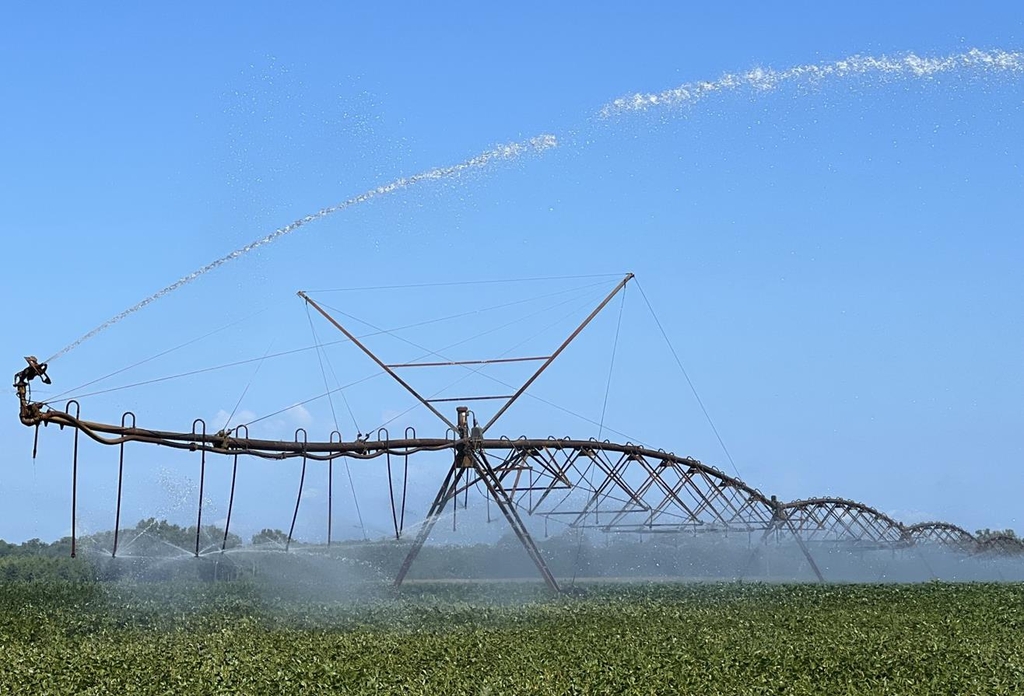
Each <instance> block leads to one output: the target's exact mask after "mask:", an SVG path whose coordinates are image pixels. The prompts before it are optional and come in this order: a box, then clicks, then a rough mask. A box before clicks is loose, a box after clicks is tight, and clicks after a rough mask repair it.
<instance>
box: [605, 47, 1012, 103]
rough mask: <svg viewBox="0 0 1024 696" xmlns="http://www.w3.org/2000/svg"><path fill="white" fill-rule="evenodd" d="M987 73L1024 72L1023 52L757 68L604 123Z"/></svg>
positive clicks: (644, 99)
mask: <svg viewBox="0 0 1024 696" xmlns="http://www.w3.org/2000/svg"><path fill="white" fill-rule="evenodd" d="M968 70H973V71H982V72H988V73H1021V72H1024V52H1020V51H1001V50H991V51H982V50H979V49H977V48H974V49H971V50H969V51H966V52H964V53H956V54H952V55H948V56H942V57H938V58H922V57H921V56H918V55H916V54H914V53H908V54H906V55H904V56H901V57H890V56H878V57H873V56H850V57H849V58H844V59H843V60H837V61H835V62H832V63H818V64H811V65H798V66H796V67H792V68H788V69H786V70H773V69H771V68H753V69H751V70H748V71H747V72H743V73H726V74H725V75H722V76H721V77H720V78H718V79H717V80H714V81H712V82H688V83H686V84H683V85H680V86H679V87H676V88H674V89H667V90H665V91H663V92H657V93H649V94H640V93H637V94H633V95H630V96H626V97H620V98H619V99H616V100H614V101H612V102H609V103H608V104H606V105H605V106H603V107H602V108H601V110H600V112H599V114H600V116H601V117H602V118H609V117H613V116H619V115H622V114H627V113H633V112H642V111H648V110H649V109H653V108H656V107H679V106H692V105H694V104H697V103H698V102H700V101H702V100H704V99H705V98H707V97H708V96H710V95H712V94H715V93H717V92H727V91H736V90H739V89H744V88H746V89H750V90H753V91H754V92H771V91H774V90H776V89H778V88H780V87H782V86H783V85H785V84H797V83H804V84H809V85H812V84H817V83H819V82H822V81H824V80H827V79H832V78H836V79H841V78H850V77H914V78H925V79H926V78H930V77H934V76H936V75H939V74H941V73H950V72H957V71H968Z"/></svg>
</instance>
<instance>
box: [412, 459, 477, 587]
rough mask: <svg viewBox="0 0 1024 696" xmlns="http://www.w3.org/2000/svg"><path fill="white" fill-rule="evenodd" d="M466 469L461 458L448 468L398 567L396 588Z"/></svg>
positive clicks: (453, 493) (456, 488)
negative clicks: (461, 462)
mask: <svg viewBox="0 0 1024 696" xmlns="http://www.w3.org/2000/svg"><path fill="white" fill-rule="evenodd" d="M464 472H465V469H464V468H462V467H460V466H459V460H458V459H456V461H455V462H454V463H453V464H452V466H451V468H450V469H448V475H447V476H445V477H444V482H443V483H442V484H441V487H440V488H439V489H438V491H437V495H436V496H434V502H433V503H432V504H431V506H430V510H429V511H428V512H427V517H426V519H425V520H423V524H422V525H421V526H420V530H419V532H417V534H416V539H414V540H413V542H412V547H411V548H410V549H409V553H408V554H406V556H405V560H404V561H402V566H401V567H400V568H399V569H398V575H396V576H395V582H394V586H395V587H396V588H398V587H401V586H402V581H403V580H405V576H406V575H407V574H408V573H409V568H410V567H411V566H412V562H413V561H415V560H416V556H418V555H419V553H420V549H422V548H423V544H425V543H426V542H427V538H428V537H429V536H430V530H432V529H433V528H434V524H436V523H437V520H438V518H439V517H440V516H441V511H442V510H444V506H445V505H447V503H448V501H449V500H451V498H452V497H453V496H454V495H455V491H456V490H458V486H459V480H460V479H461V478H462V475H463V473H464Z"/></svg>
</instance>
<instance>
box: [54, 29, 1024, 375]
mask: <svg viewBox="0 0 1024 696" xmlns="http://www.w3.org/2000/svg"><path fill="white" fill-rule="evenodd" d="M958 71H975V72H985V73H1011V74H1019V73H1024V52H1019V51H1003V50H989V51H982V50H979V49H971V50H969V51H966V52H963V53H956V54H951V55H947V56H941V57H933V58H927V57H921V56H918V55H916V54H914V53H908V54H906V55H903V56H900V57H890V56H879V57H872V56H851V57H849V58H845V59H843V60H838V61H834V62H831V63H819V64H809V65H800V66H796V67H792V68H788V69H786V70H773V69H771V68H754V69H751V70H748V71H747V72H743V73H727V74H725V75H723V76H721V77H719V78H718V79H717V80H714V81H711V82H706V81H705V82H690V83H686V84H683V85H681V86H679V87H676V88H674V89H669V90H665V91H663V92H658V93H648V94H641V93H637V94H633V95H630V96H626V97H621V98H619V99H616V100H614V101H612V102H610V103H608V104H606V105H605V106H604V107H602V108H601V110H600V112H599V115H600V116H601V117H602V118H605V119H607V118H611V117H615V116H620V115H624V114H628V113H636V112H645V111H648V110H650V109H653V108H660V107H680V106H692V105H694V104H697V103H698V102H700V101H702V100H704V99H706V98H707V97H709V96H710V95H712V94H715V93H719V92H727V91H736V90H739V89H749V90H752V91H754V92H757V93H764V92H771V91H774V90H776V89H778V88H780V87H781V86H783V85H786V84H801V83H802V84H808V85H814V84H817V83H820V82H822V81H824V80H828V79H843V78H851V77H879V78H895V77H911V78H918V79H928V78H932V77H934V76H936V75H939V74H942V73H955V72H958ZM557 144H558V141H557V139H556V137H555V136H554V135H540V136H537V137H535V138H531V139H530V140H527V141H524V142H519V143H511V144H508V145H502V146H499V147H496V148H494V149H492V150H488V151H486V152H484V153H482V154H480V155H477V156H476V157H473V158H471V159H468V160H466V161H464V162H461V163H459V164H456V165H452V166H448V167H440V168H437V169H431V170H429V171H426V172H423V173H421V174H416V175H414V176H410V177H407V178H406V177H403V178H400V179H396V180H395V181H393V182H391V183H390V184H386V185H384V186H379V187H377V188H375V189H371V190H369V191H367V192H365V193H362V194H360V195H358V196H355V197H353V198H349V199H348V200H346V201H343V202H341V203H338V204H337V205H333V206H331V207H329V208H324V209H322V210H320V211H318V212H316V213H313V214H311V215H307V216H306V217H303V218H300V219H298V220H296V221H294V222H292V223H290V224H288V225H285V226H284V227H281V228H280V229H277V230H275V231H274V232H271V233H270V234H268V235H267V236H265V237H263V238H261V239H258V240H256V241H254V242H252V243H250V244H247V245H246V246H244V247H241V248H240V249H236V250H235V251H233V252H231V253H230V254H228V255H226V256H223V257H221V258H219V259H217V260H215V261H212V262H211V263H208V264H207V265H205V266H203V267H202V268H200V269H198V270H196V271H193V272H192V273H190V274H188V275H186V276H184V277H182V278H180V279H179V280H177V281H175V282H174V283H171V284H170V285H168V286H167V287H165V288H164V289H162V290H159V291H157V292H155V293H153V294H152V295H150V296H149V297H147V298H145V299H144V300H142V301H140V302H138V303H137V304H135V305H132V306H131V307H129V308H128V309H126V310H124V311H123V312H121V313H120V314H117V315H115V316H114V317H112V318H110V319H108V320H107V321H105V322H103V323H102V324H100V325H99V326H97V327H96V328H94V329H92V330H91V331H89V332H88V333H86V334H85V335H83V336H82V337H81V338H79V339H77V340H75V341H74V342H72V343H70V344H68V345H67V346H65V347H64V348H62V349H61V350H59V351H58V352H57V353H55V354H54V355H53V356H51V357H50V358H49V359H48V360H47V361H46V362H51V361H53V360H55V359H57V358H59V357H61V356H62V355H64V354H66V353H68V352H69V351H71V350H73V349H74V348H77V347H78V346H79V345H81V344H82V343H84V342H85V341H87V340H88V339H90V338H92V337H93V336H95V335H96V334H98V333H100V332H101V331H104V330H105V329H107V328H109V327H111V326H113V325H114V324H116V323H118V322H119V321H121V320H122V319H124V318H126V317H128V316H129V315H131V314H134V313H135V312H137V311H139V310H140V309H142V308H144V307H146V306H147V305H149V304H151V303H153V302H155V301H156V300H158V299H160V298H161V297H163V296H164V295H167V294H169V293H171V292H174V291H175V290H177V289H178V288H180V287H181V286H183V285H186V284H188V283H191V282H192V281H194V280H196V279H197V278H199V277H200V276H202V275H205V274H206V273H209V272H210V271H212V270H214V269H216V268H218V267H220V266H222V265H224V264H225V263H228V262H229V261H232V260H234V259H237V258H239V257H241V256H244V255H246V254H248V253H249V252H251V251H254V250H255V249H258V248H259V247H262V246H264V245H266V244H270V243H271V242H273V241H275V240H276V239H278V238H279V237H283V236H284V235H286V234H289V233H291V232H294V231H295V230H297V229H298V228H300V227H302V226H303V225H305V224H306V223H309V222H313V221H315V220H319V219H321V218H324V217H327V216H328V215H331V214H332V213H336V212H338V211H340V210H344V209H345V208H349V207H351V206H354V205H357V204H359V203H364V202H366V201H369V200H371V199H373V198H378V197H380V196H384V195H387V194H389V193H394V192H395V191H399V190H401V189H405V188H408V187H410V186H413V185H415V184H419V183H424V182H428V181H437V180H441V179H448V178H452V177H455V176H458V175H459V174H462V173H464V172H466V171H468V170H472V169H480V168H483V167H486V166H487V165H488V164H490V163H492V162H497V161H501V160H512V159H516V158H518V157H520V156H522V155H525V154H530V153H540V152H544V151H545V150H548V149H551V148H553V147H556V146H557Z"/></svg>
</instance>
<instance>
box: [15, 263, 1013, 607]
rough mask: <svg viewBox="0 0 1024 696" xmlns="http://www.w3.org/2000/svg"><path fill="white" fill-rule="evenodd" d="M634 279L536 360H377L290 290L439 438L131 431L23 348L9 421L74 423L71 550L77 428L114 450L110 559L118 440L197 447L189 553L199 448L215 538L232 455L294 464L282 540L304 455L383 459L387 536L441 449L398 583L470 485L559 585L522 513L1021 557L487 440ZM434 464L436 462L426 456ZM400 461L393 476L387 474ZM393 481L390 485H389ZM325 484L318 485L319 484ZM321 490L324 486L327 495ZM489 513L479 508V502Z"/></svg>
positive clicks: (684, 464) (867, 511) (651, 459)
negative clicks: (490, 386)
mask: <svg viewBox="0 0 1024 696" xmlns="http://www.w3.org/2000/svg"><path fill="white" fill-rule="evenodd" d="M631 280H633V274H627V275H626V276H625V277H623V278H622V280H621V281H619V282H618V283H617V285H616V286H615V287H614V288H613V289H612V290H611V292H609V293H608V295H607V296H606V297H604V299H603V300H602V301H601V302H600V303H599V304H598V305H597V306H596V307H594V309H593V311H591V312H590V314H589V315H588V316H587V317H586V318H585V319H584V320H583V321H582V322H581V323H580V324H579V325H578V326H576V328H575V330H574V331H572V333H571V334H569V335H568V336H567V337H566V338H565V340H563V341H562V343H561V344H559V345H558V347H557V348H556V349H555V350H554V351H552V352H551V353H550V354H548V355H543V356H535V357H503V358H495V359H484V360H471V361H449V362H433V363H427V362H414V363H392V364H389V363H386V362H384V361H383V360H381V359H380V358H379V357H378V356H377V355H376V354H375V353H374V352H372V351H371V350H370V349H369V348H367V347H366V346H365V345H364V344H363V343H362V342H361V341H360V340H359V339H358V338H357V337H356V336H355V335H354V334H353V333H351V332H350V331H349V330H348V329H347V328H346V327H344V326H343V325H342V324H341V323H340V322H339V321H338V320H337V319H336V318H335V317H334V316H332V315H331V314H329V313H328V312H327V311H326V310H325V309H324V308H323V307H322V306H321V305H320V304H318V303H317V302H315V301H314V300H313V299H312V298H310V297H309V296H308V295H306V293H304V292H300V293H298V294H299V297H301V298H302V299H303V300H304V301H305V302H306V303H307V305H308V307H311V308H312V309H314V310H315V311H317V312H318V313H319V314H321V315H322V316H323V317H324V318H325V319H326V320H327V321H328V322H330V324H332V325H333V326H334V327H335V328H336V329H337V330H338V331H340V332H341V333H342V334H344V336H345V337H346V338H347V339H348V340H349V341H351V342H352V344H353V345H355V346H356V347H357V348H359V349H360V350H361V351H362V352H363V353H365V355H366V356H367V357H368V358H370V360H372V361H373V362H374V363H376V365H377V366H378V367H379V368H380V369H381V370H383V372H384V373H386V374H387V375H388V376H390V377H391V378H392V379H393V380H394V381H395V382H397V383H398V384H399V385H401V386H402V387H403V388H404V389H405V390H406V391H407V392H408V393H409V394H411V395H412V396H413V397H415V399H416V400H417V401H418V402H419V403H420V404H422V406H424V407H425V408H426V409H427V410H429V411H430V412H431V413H433V414H434V415H435V416H436V417H437V418H438V419H439V420H440V421H441V422H442V423H443V424H444V425H445V427H446V430H445V434H444V436H443V437H438V438H423V437H418V436H417V434H416V432H415V430H413V429H412V428H407V429H406V431H405V434H404V436H403V437H402V438H399V439H392V438H391V437H390V435H389V434H388V432H387V430H386V429H384V428H381V429H379V430H378V431H377V433H376V435H375V436H372V437H371V436H359V437H357V438H356V439H355V440H352V441H343V440H342V438H341V435H340V434H339V433H338V432H337V431H335V432H334V433H332V435H331V437H330V439H329V440H328V441H326V442H325V441H319V442H316V441H309V440H308V439H307V438H306V433H305V431H304V430H302V429H299V430H298V431H297V432H296V437H295V439H294V440H292V441H284V440H265V439H254V438H250V437H249V435H248V429H247V428H246V427H245V426H239V427H236V428H232V429H230V430H222V431H220V432H217V433H213V434H209V433H207V432H206V425H205V423H204V422H203V421H202V419H196V420H195V421H194V422H193V426H192V430H191V431H189V432H173V431H165V430H152V429H148V428H140V427H138V426H137V425H136V424H135V416H134V414H133V413H131V412H125V413H124V414H123V415H122V417H121V419H120V423H118V424H110V423H103V422H94V421H88V420H84V419H82V418H81V408H80V405H79V403H78V402H77V401H75V400H72V401H68V402H67V403H66V404H65V406H64V408H63V409H57V408H54V407H53V406H52V405H50V404H49V403H47V402H45V401H35V400H33V399H32V396H31V389H30V387H31V382H32V381H33V380H35V379H38V380H40V381H41V382H43V383H45V384H50V377H49V375H48V374H47V365H46V364H45V363H41V362H39V361H38V360H36V359H35V358H33V357H28V358H26V360H27V363H28V365H27V367H25V368H24V369H22V370H21V371H20V372H18V373H17V374H16V375H15V381H14V387H15V389H16V391H17V395H18V399H19V402H20V417H21V422H22V423H23V424H25V425H26V426H30V427H34V428H35V429H36V430H35V444H34V446H33V456H35V452H36V446H37V445H38V437H39V426H41V425H42V426H48V425H50V424H53V425H57V426H59V427H60V428H61V429H63V428H64V427H68V428H70V429H71V430H72V432H73V446H72V462H71V468H72V497H71V520H72V522H71V530H72V537H71V555H72V556H74V555H75V553H76V550H75V549H76V546H75V543H76V539H75V521H76V513H77V485H78V484H77V481H78V463H79V462H78V459H79V456H78V455H79V434H80V433H81V434H84V435H86V436H87V437H89V438H91V439H92V440H95V441H96V442H99V443H101V444H104V445H112V446H116V447H118V448H119V449H120V456H119V459H120V461H119V468H118V486H117V511H116V519H115V533H114V546H113V552H112V553H113V554H114V555H116V554H117V543H118V542H117V534H118V531H119V527H120V511H121V490H122V482H123V472H124V446H125V444H126V443H129V442H137V443H144V444H152V445H161V446H164V447H171V448H175V449H180V450H188V451H192V452H197V453H198V455H199V458H200V475H199V496H198V497H199V500H198V506H197V507H198V510H197V521H196V548H195V554H196V555H197V556H198V555H199V553H200V530H201V528H202V521H203V485H204V482H205V474H206V464H207V458H208V456H209V455H220V456H223V457H229V458H231V459H232V478H231V496H230V499H229V502H228V508H227V522H226V524H225V530H224V538H225V541H226V539H227V534H228V527H229V526H230V523H231V509H232V506H233V503H234V492H235V482H236V479H237V475H238V463H239V457H241V456H246V457H259V458H264V459H275V460H285V459H293V458H295V459H301V462H302V468H301V472H300V479H299V489H298V495H297V498H296V502H295V515H294V516H293V518H292V526H291V529H290V530H289V535H288V540H289V543H290V541H291V538H292V534H293V532H294V528H295V518H296V517H297V515H298V512H299V506H300V504H301V501H302V489H303V484H304V481H305V477H306V468H307V465H308V464H309V463H310V462H326V464H327V466H328V481H329V482H331V481H333V466H332V465H333V462H334V461H335V460H337V459H342V458H347V459H348V460H377V461H380V462H381V463H383V464H385V465H386V467H387V473H388V484H389V491H390V498H391V518H392V521H393V523H394V534H395V537H396V539H399V540H401V539H403V538H404V537H403V535H404V534H405V512H406V510H405V500H406V490H405V489H406V484H407V483H408V471H409V461H410V458H412V457H414V456H417V455H420V454H421V453H429V452H434V453H448V454H447V456H445V457H444V458H443V459H442V461H444V462H447V464H446V466H447V469H446V471H445V473H444V478H443V480H442V483H441V485H440V487H439V488H438V490H437V494H436V495H435V496H434V499H433V502H432V503H431V505H430V507H429V509H428V511H427V514H426V518H425V520H424V521H423V523H422V524H420V525H418V528H417V531H416V534H415V537H414V539H413V541H412V543H411V545H410V547H409V549H408V553H407V555H406V557H405V560H404V562H403V563H402V565H401V567H400V568H399V570H398V574H397V576H396V577H395V579H394V584H395V586H396V587H397V586H400V585H401V584H402V581H403V580H404V579H405V577H406V575H407V573H408V572H409V569H410V567H411V566H412V564H413V562H414V561H415V559H416V556H417V554H418V553H419V551H420V549H421V548H422V547H423V545H424V543H425V542H426V541H427V539H428V537H429V536H430V534H431V530H432V529H433V528H434V525H435V524H436V522H437V521H438V519H439V518H440V517H441V516H442V514H443V513H444V511H445V509H446V508H447V506H449V505H452V506H453V513H454V509H455V508H456V507H457V504H458V498H459V496H460V495H464V496H468V493H469V491H470V490H471V489H475V490H481V486H482V492H483V494H484V496H485V498H486V499H487V501H488V506H489V505H490V504H491V503H492V502H493V503H494V504H495V505H496V506H497V508H498V510H499V511H500V513H501V516H502V517H504V519H505V520H506V522H507V523H508V525H509V527H510V528H511V529H512V531H513V532H514V533H515V535H516V537H517V538H518V540H519V541H520V542H521V543H522V546H523V548H524V549H525V550H526V552H527V554H528V555H529V557H530V559H531V560H532V562H533V563H534V564H535V565H536V567H537V571H538V572H539V573H540V575H541V577H542V578H543V579H544V581H545V583H547V585H548V587H549V588H550V589H552V590H554V591H558V589H559V587H558V581H557V579H556V578H555V576H554V575H553V574H552V573H551V571H550V569H549V567H548V565H547V563H546V561H545V559H544V556H543V555H542V553H541V551H540V549H539V548H538V546H537V544H536V542H535V541H534V537H533V535H532V534H531V531H530V529H529V527H528V526H527V524H526V521H525V519H528V518H534V519H539V520H542V521H543V523H544V525H545V529H546V528H547V522H548V521H549V520H557V521H559V522H562V523H564V524H566V525H567V526H568V527H569V528H572V529H576V530H600V531H603V532H611V533H639V534H650V533H690V534H696V533H701V532H717V533H729V532H734V533H743V534H747V535H751V536H753V535H755V534H756V535H759V539H760V541H761V542H762V543H765V542H767V541H768V540H769V539H783V538H785V539H792V540H793V541H795V542H796V544H797V545H798V546H799V548H800V550H801V552H802V553H803V555H804V557H805V558H806V560H807V562H808V565H809V566H810V568H811V569H812V570H813V571H814V573H815V575H816V576H817V578H818V579H819V580H824V576H823V574H822V572H821V570H820V568H819V567H818V564H817V563H816V562H815V560H814V557H813V555H812V553H811V548H812V547H813V546H814V544H815V543H821V542H825V543H831V544H842V545H847V546H852V547H856V548H869V549H879V548H887V549H899V548H909V547H912V546H914V545H920V544H934V545H941V546H943V547H946V548H948V549H950V550H954V551H957V552H962V553H969V554H977V553H1000V554H1010V553H1013V554H1020V553H1021V552H1022V551H1024V548H1022V545H1021V543H1020V542H1019V541H1018V540H1016V539H1014V538H1012V537H999V536H996V537H992V538H987V539H985V540H979V539H976V538H975V537H974V536H973V535H971V534H970V533H969V532H967V531H966V530H964V529H962V528H960V527H958V526H956V525H954V524H949V523H945V522H929V523H922V524H915V525H904V524H902V523H900V522H898V521H897V520H894V519H892V518H891V517H889V516H888V515H886V514H884V513H882V512H880V511H878V510H876V509H875V508H873V507H870V506H868V505H864V504H862V503H858V502H855V501H852V500H846V499H842V498H814V499H808V500H797V501H793V502H788V503H787V502H782V501H779V500H778V499H777V498H776V496H766V495H764V494H763V493H761V491H759V490H757V489H756V488H752V487H750V486H749V485H747V484H746V483H744V482H743V481H741V480H740V479H739V478H736V477H733V476H730V475H728V474H726V473H724V472H723V471H720V470H719V469H716V468H715V467H712V466H709V465H707V464H703V463H702V462H700V461H698V460H697V459H693V458H691V457H681V456H677V455H675V454H673V453H671V452H666V451H663V450H653V449H650V448H647V447H642V446H638V445H635V444H632V443H628V442H627V443H625V444H619V443H615V442H610V441H608V440H601V441H599V440H596V439H588V440H575V439H570V438H561V439H558V438H554V437H547V438H543V439H536V438H527V437H520V438H518V439H514V440H513V439H509V438H508V437H505V436H500V437H494V436H493V435H491V434H490V433H491V431H492V430H493V429H494V426H495V424H496V423H497V422H498V420H499V419H500V418H501V417H502V415H503V414H505V413H506V412H507V411H508V409H509V408H510V407H511V406H512V405H513V404H514V403H516V401H517V400H519V398H520V397H521V396H523V394H524V393H526V391H527V390H528V389H529V388H530V386H531V385H533V383H534V382H535V381H536V380H537V379H538V378H539V377H540V376H541V375H542V374H543V373H544V371H545V370H547V369H548V367H549V366H550V365H551V364H552V363H553V362H554V361H555V360H556V359H557V358H558V357H559V355H561V354H562V352H563V351H564V350H565V349H566V348H567V347H568V346H569V344H570V343H572V342H573V341H574V340H575V339H576V337H577V336H579V335H580V333H581V332H583V330H584V329H585V328H586V327H587V326H588V325H589V324H590V323H591V322H592V321H593V319H594V318H595V317H596V316H597V315H598V314H599V313H600V312H601V311H602V310H603V309H604V308H605V307H606V306H607V305H608V304H609V303H610V302H611V301H612V299H613V298H614V297H615V296H616V295H618V294H619V293H620V292H622V291H624V289H625V288H626V285H627V284H628V283H629V282H630V281H631ZM510 362H535V363H539V365H538V366H537V368H536V370H535V371H534V372H533V373H532V374H531V375H530V376H529V377H528V378H527V379H526V380H525V381H524V382H523V383H522V384H521V386H519V387H518V389H515V391H514V392H513V393H511V394H507V395H502V396H490V395H487V396H466V397H458V398H426V397H424V396H423V395H422V394H421V393H420V392H418V391H417V390H416V389H414V388H413V387H412V386H411V385H410V384H409V382H407V381H406V380H405V379H403V377H402V376H401V375H400V372H401V371H402V370H405V369H409V368H426V367H440V366H451V365H463V366H483V365H488V364H494V363H510ZM481 400H492V401H498V402H500V406H499V407H498V409H497V411H496V412H495V413H494V415H493V416H492V417H491V418H490V419H489V420H488V421H486V422H485V423H483V424H482V425H481V424H480V423H478V422H477V420H476V416H475V414H474V413H473V411H471V410H470V408H469V407H468V406H466V405H464V403H469V402H473V401H481ZM445 402H448V403H453V402H463V403H460V404H459V405H457V406H456V408H455V413H456V416H455V419H454V420H450V419H449V417H448V416H446V415H445V413H444V412H443V411H442V410H441V408H440V407H439V405H440V404H442V403H445ZM435 459H436V457H435ZM399 467H400V468H401V472H399V471H398V469H399ZM399 482H401V490H400V492H398V493H397V494H396V491H397V489H398V484H399ZM328 491H330V483H329V487H328ZM328 495H329V497H330V493H329V494H328ZM488 510H489V507H488ZM327 517H328V519H327V529H328V532H327V540H328V544H330V542H331V531H330V530H331V505H330V504H328V513H327Z"/></svg>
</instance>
